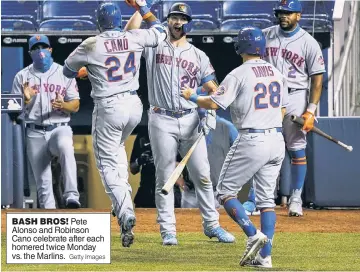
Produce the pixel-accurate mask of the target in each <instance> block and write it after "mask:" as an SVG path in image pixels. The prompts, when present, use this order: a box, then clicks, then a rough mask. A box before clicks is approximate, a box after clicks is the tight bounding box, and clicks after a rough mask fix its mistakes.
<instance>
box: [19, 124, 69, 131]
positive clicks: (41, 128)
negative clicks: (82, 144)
mask: <svg viewBox="0 0 360 272" xmlns="http://www.w3.org/2000/svg"><path fill="white" fill-rule="evenodd" d="M61 126H68V123H55V124H53V125H48V126H40V125H35V124H26V127H27V128H32V129H38V130H43V131H52V130H54V129H55V128H57V127H61Z"/></svg>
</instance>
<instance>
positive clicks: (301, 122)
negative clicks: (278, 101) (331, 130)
mask: <svg viewBox="0 0 360 272" xmlns="http://www.w3.org/2000/svg"><path fill="white" fill-rule="evenodd" d="M291 121H293V122H295V123H297V124H299V125H301V126H303V125H304V119H303V118H301V117H297V116H295V115H291ZM311 131H312V132H315V133H316V134H319V135H320V136H322V137H324V138H326V139H328V140H330V141H332V142H334V143H336V144H338V145H340V146H341V147H343V148H345V149H346V150H347V151H349V152H351V151H353V147H352V146H351V145H347V144H344V143H343V142H341V141H339V140H338V139H335V138H334V137H332V136H330V135H328V134H326V133H325V132H324V131H322V130H321V129H319V128H317V127H315V126H314V127H313V129H312V130H311Z"/></svg>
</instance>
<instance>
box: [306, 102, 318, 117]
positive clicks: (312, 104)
mask: <svg viewBox="0 0 360 272" xmlns="http://www.w3.org/2000/svg"><path fill="white" fill-rule="evenodd" d="M316 108H317V105H316V104H314V103H310V104H309V105H308V106H307V109H306V111H308V112H311V113H312V114H315V111H316Z"/></svg>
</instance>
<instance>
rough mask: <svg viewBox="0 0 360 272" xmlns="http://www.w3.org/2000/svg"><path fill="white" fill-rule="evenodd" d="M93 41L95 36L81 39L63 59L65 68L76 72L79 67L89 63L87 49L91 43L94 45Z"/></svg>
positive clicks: (94, 41)
mask: <svg viewBox="0 0 360 272" xmlns="http://www.w3.org/2000/svg"><path fill="white" fill-rule="evenodd" d="M95 43H96V38H95V37H92V38H88V39H86V40H85V41H83V42H82V43H81V44H80V45H79V46H78V47H77V48H76V49H75V50H74V51H73V52H72V53H71V54H70V55H69V56H68V57H67V59H66V60H65V66H66V68H68V69H69V70H70V71H72V72H77V71H79V70H80V68H81V67H83V66H85V65H87V64H88V63H89V61H88V55H87V49H88V48H89V47H91V45H93V46H94V44H95Z"/></svg>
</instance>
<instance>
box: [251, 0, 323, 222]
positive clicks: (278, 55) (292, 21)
mask: <svg viewBox="0 0 360 272" xmlns="http://www.w3.org/2000/svg"><path fill="white" fill-rule="evenodd" d="M274 11H275V16H276V17H277V18H278V20H279V25H276V26H273V27H270V28H267V29H264V30H263V32H264V34H265V37H266V52H265V56H264V59H265V60H266V61H268V62H270V63H271V64H272V65H274V66H275V67H276V68H277V69H278V70H279V71H281V72H282V73H283V75H284V76H286V77H287V81H288V87H289V107H288V108H287V114H286V116H285V118H284V124H283V126H284V137H285V142H286V147H287V150H288V151H289V153H290V156H291V176H292V180H291V186H290V188H291V192H290V193H291V196H290V199H289V215H290V216H302V215H303V211H302V201H301V192H302V188H303V185H304V180H305V175H306V168H307V167H306V154H305V148H306V133H307V132H309V131H310V130H311V129H312V128H313V126H314V114H315V110H316V108H317V104H318V103H319V100H320V96H321V91H322V79H323V76H322V74H323V73H325V64H324V59H323V56H322V53H321V49H320V46H319V43H318V42H317V41H316V40H315V39H314V38H313V37H312V36H311V35H310V34H309V33H308V32H306V31H305V30H304V29H302V28H301V27H300V26H299V25H298V22H299V20H300V17H301V11H302V7H301V4H300V2H299V1H298V0H280V1H279V2H278V4H277V6H276V7H275V9H274ZM309 79H311V84H310V80H309ZM309 89H310V95H309ZM291 115H296V116H302V117H303V118H304V120H305V124H304V126H303V128H302V129H301V128H299V126H298V125H296V124H295V123H293V122H292V121H291ZM281 182H284V181H281ZM253 200H254V199H253ZM248 205H249V203H244V206H245V207H246V206H248ZM253 207H254V206H253Z"/></svg>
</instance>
